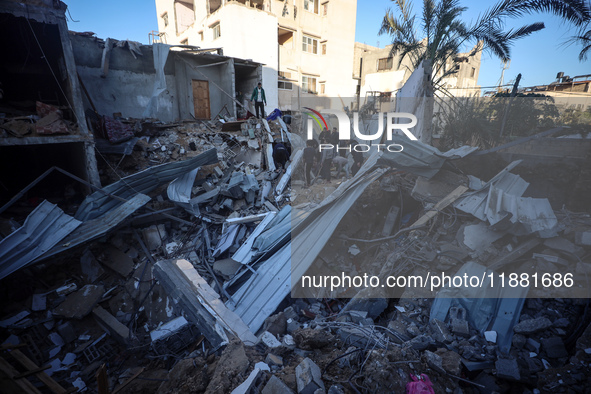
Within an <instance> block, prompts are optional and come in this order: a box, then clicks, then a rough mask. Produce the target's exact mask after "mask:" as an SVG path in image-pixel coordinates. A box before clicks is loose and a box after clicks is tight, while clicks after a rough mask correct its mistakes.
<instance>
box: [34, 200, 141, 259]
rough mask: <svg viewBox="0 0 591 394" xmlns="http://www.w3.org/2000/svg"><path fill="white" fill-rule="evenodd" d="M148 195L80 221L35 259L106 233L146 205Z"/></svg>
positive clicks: (54, 253)
mask: <svg viewBox="0 0 591 394" xmlns="http://www.w3.org/2000/svg"><path fill="white" fill-rule="evenodd" d="M148 201H150V197H148V196H146V195H144V194H137V195H135V196H133V197H132V198H130V199H129V201H127V202H126V203H124V204H122V205H120V206H118V207H116V208H113V209H112V210H111V211H109V212H107V214H105V215H103V216H101V217H100V218H97V219H92V220H89V221H86V222H84V223H82V224H81V225H80V226H79V227H78V228H77V229H76V230H74V231H73V232H72V233H70V235H68V236H67V237H66V238H64V239H63V241H61V242H60V243H59V244H58V245H56V246H54V247H53V248H52V249H51V250H49V251H48V252H47V253H45V254H43V255H42V256H40V257H39V258H37V259H36V260H35V261H40V260H43V259H46V258H47V257H50V256H53V255H56V254H58V253H61V252H63V251H66V250H68V249H71V248H73V247H75V246H78V245H80V244H83V243H85V242H88V241H91V240H93V239H96V238H98V237H101V236H102V235H104V234H106V233H107V232H108V231H109V230H111V229H112V228H114V227H116V226H117V225H118V224H119V223H121V222H122V221H123V220H125V218H127V217H128V216H130V215H131V214H132V213H134V212H135V211H137V210H138V209H140V208H141V207H143V206H144V205H146V203H147V202H148Z"/></svg>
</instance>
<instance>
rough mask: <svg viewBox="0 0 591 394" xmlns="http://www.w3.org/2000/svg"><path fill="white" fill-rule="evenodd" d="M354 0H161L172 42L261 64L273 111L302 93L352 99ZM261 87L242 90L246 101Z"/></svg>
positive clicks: (163, 32) (163, 31)
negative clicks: (215, 50)
mask: <svg viewBox="0 0 591 394" xmlns="http://www.w3.org/2000/svg"><path fill="white" fill-rule="evenodd" d="M356 9H357V1H356V0H339V1H328V0H326V1H324V0H287V1H282V0H272V1H262V0H261V1H257V0H241V1H229V0H217V1H210V0H157V1H156V10H157V13H158V29H159V32H160V38H161V39H162V40H163V42H166V43H168V44H189V45H196V46H200V47H202V48H222V49H223V52H224V55H229V56H236V57H240V58H243V59H252V60H254V61H257V62H260V63H263V64H264V66H263V73H262V82H263V87H264V88H265V90H266V92H267V109H268V110H269V111H267V112H270V110H272V109H274V108H279V109H281V110H282V111H284V110H291V109H292V105H294V104H295V105H296V108H297V104H298V103H299V101H300V100H301V99H302V98H309V97H316V96H327V97H328V96H330V97H337V96H339V95H340V96H341V97H352V96H353V94H354V92H355V86H354V83H353V81H352V79H351V76H352V74H353V45H354V40H355V29H354V26H355V19H356ZM255 86H256V85H254V84H253V85H252V86H250V87H249V89H246V90H240V92H241V93H242V94H243V95H244V96H245V98H246V99H250V93H251V92H252V90H253V89H254V87H255Z"/></svg>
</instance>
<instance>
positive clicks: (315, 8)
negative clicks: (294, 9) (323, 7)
mask: <svg viewBox="0 0 591 394" xmlns="http://www.w3.org/2000/svg"><path fill="white" fill-rule="evenodd" d="M318 1H319V0H304V10H306V11H308V12H311V13H312V14H316V15H318V6H319V4H318ZM310 4H312V9H311V10H310V9H309V8H310Z"/></svg>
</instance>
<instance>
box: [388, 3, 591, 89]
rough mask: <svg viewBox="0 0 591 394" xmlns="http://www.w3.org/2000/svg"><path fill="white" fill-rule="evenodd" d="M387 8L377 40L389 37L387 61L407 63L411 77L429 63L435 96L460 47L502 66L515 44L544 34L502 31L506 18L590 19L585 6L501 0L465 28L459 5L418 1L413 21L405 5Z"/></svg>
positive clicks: (531, 27) (578, 22)
mask: <svg viewBox="0 0 591 394" xmlns="http://www.w3.org/2000/svg"><path fill="white" fill-rule="evenodd" d="M392 2H393V3H394V4H395V8H394V9H388V10H387V11H386V15H385V16H384V18H383V20H382V25H381V27H380V31H379V34H388V35H390V36H391V38H392V50H391V52H390V56H394V55H399V56H400V57H399V61H398V67H400V66H401V65H402V62H403V61H404V59H408V60H409V61H410V64H411V67H410V68H411V70H410V71H412V70H414V69H416V68H417V67H418V66H419V64H420V63H421V62H422V61H423V60H426V59H429V60H430V61H431V65H432V67H433V70H432V75H433V84H434V87H435V89H436V90H438V89H442V87H441V83H442V79H443V78H446V77H448V76H449V75H451V74H454V73H455V72H456V70H455V67H454V66H455V63H456V61H455V58H456V57H457V55H458V54H459V52H460V50H461V48H462V47H465V46H467V45H470V46H472V47H474V48H475V50H473V51H472V52H471V53H470V54H469V56H474V55H475V54H476V53H477V52H478V50H481V49H483V50H487V51H489V52H490V53H492V54H493V55H494V56H497V57H499V58H500V59H502V60H504V61H506V60H509V59H510V58H511V46H512V45H513V43H514V42H515V41H516V40H518V39H520V38H523V37H527V36H529V35H530V34H532V33H534V32H536V31H539V30H541V29H543V28H544V24H543V23H542V22H536V23H532V24H528V25H524V26H521V27H519V28H517V29H509V30H506V29H505V27H504V22H505V20H506V19H507V18H518V17H521V16H523V15H526V14H533V13H537V12H548V13H552V14H554V15H557V16H559V17H561V18H562V19H563V20H564V21H565V22H567V23H572V24H573V25H575V26H579V27H580V26H583V25H584V24H585V23H586V22H587V21H589V19H590V17H591V13H590V10H589V6H588V4H587V3H586V2H585V1H584V0H501V1H500V2H499V3H497V4H496V5H494V6H493V7H492V8H490V9H489V10H487V11H486V12H484V13H483V14H482V15H481V16H480V17H479V18H478V20H477V21H476V22H475V23H474V24H470V25H468V24H466V23H465V22H464V21H462V13H463V12H464V11H465V10H466V9H467V8H466V7H462V6H461V5H460V2H459V0H423V10H422V12H421V13H420V14H418V15H416V14H414V13H413V11H412V3H411V1H410V0H392ZM477 44H478V45H477ZM450 65H451V67H450Z"/></svg>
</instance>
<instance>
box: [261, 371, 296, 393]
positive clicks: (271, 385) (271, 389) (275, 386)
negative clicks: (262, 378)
mask: <svg viewBox="0 0 591 394" xmlns="http://www.w3.org/2000/svg"><path fill="white" fill-rule="evenodd" d="M261 394H293V391H292V390H291V389H290V388H289V387H287V385H286V384H285V383H283V381H282V380H281V379H279V378H278V377H277V376H275V375H273V376H271V378H270V379H269V381H268V382H267V384H266V385H265V388H264V389H263V391H261Z"/></svg>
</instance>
